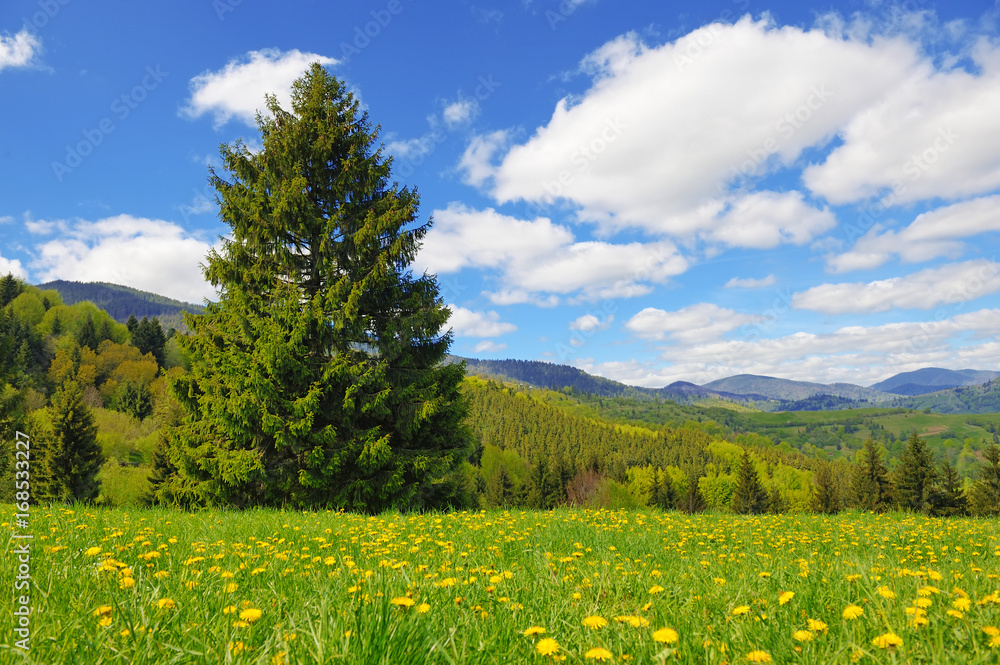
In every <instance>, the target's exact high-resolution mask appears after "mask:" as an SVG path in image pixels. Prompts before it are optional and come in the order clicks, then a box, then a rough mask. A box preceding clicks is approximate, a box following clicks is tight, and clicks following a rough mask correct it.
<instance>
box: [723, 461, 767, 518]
mask: <svg viewBox="0 0 1000 665" xmlns="http://www.w3.org/2000/svg"><path fill="white" fill-rule="evenodd" d="M732 506H733V511H734V512H737V513H740V514H741V515H746V514H758V513H763V512H764V511H766V510H767V492H766V491H765V490H764V485H762V484H761V482H760V475H758V473H757V469H756V467H755V466H754V463H753V459H752V458H751V457H750V451H748V450H744V451H743V456H742V457H741V458H740V468H739V471H737V476H736V489H735V490H734V491H733V503H732Z"/></svg>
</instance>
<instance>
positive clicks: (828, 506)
mask: <svg viewBox="0 0 1000 665" xmlns="http://www.w3.org/2000/svg"><path fill="white" fill-rule="evenodd" d="M813 510H815V511H816V512H818V513H824V514H826V515H833V514H836V513H839V512H840V494H839V492H837V485H836V482H835V481H834V477H833V469H832V468H830V463H829V462H821V463H820V464H819V466H818V467H817V468H816V473H815V474H814V475H813Z"/></svg>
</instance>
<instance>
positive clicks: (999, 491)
mask: <svg viewBox="0 0 1000 665" xmlns="http://www.w3.org/2000/svg"><path fill="white" fill-rule="evenodd" d="M982 464H983V465H982V466H981V467H979V472H978V473H977V474H976V475H977V477H976V482H975V484H974V485H973V486H972V491H971V492H970V497H969V510H970V512H971V513H972V514H973V515H976V516H978V517H989V516H996V515H1000V446H997V445H989V446H986V447H985V448H984V449H983V463H982Z"/></svg>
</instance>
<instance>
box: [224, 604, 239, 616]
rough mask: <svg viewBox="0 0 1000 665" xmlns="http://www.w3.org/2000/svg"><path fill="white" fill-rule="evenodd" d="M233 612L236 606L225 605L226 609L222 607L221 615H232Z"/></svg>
mask: <svg viewBox="0 0 1000 665" xmlns="http://www.w3.org/2000/svg"><path fill="white" fill-rule="evenodd" d="M235 611H236V606H235V605H227V606H226V607H224V608H223V609H222V613H223V614H232V613H233V612H235Z"/></svg>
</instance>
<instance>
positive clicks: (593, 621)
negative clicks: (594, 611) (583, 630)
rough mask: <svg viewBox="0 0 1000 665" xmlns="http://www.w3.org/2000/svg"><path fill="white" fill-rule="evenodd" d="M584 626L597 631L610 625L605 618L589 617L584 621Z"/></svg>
mask: <svg viewBox="0 0 1000 665" xmlns="http://www.w3.org/2000/svg"><path fill="white" fill-rule="evenodd" d="M583 625H584V626H586V627H587V628H593V629H594V630H597V629H598V628H604V627H605V626H607V625H608V620H607V619H605V618H604V617H599V616H589V617H587V618H585V619H584V620H583Z"/></svg>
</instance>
